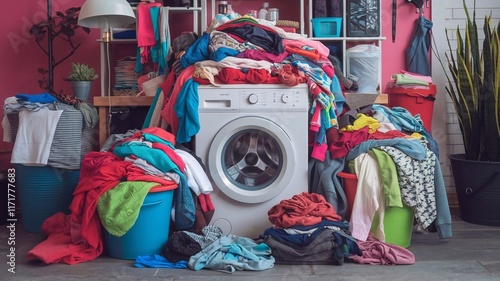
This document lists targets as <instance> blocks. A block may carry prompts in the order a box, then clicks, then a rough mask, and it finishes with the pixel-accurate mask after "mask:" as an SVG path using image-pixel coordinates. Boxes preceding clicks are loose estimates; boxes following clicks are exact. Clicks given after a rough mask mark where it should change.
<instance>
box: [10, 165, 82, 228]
mask: <svg viewBox="0 0 500 281" xmlns="http://www.w3.org/2000/svg"><path fill="white" fill-rule="evenodd" d="M14 168H15V169H16V187H17V192H18V195H19V204H20V207H21V220H22V225H23V228H24V230H26V231H27V232H42V229H41V226H42V223H43V222H44V221H45V220H46V219H47V218H48V217H50V216H52V215H53V214H55V213H58V212H64V213H66V214H69V206H70V204H71V201H72V200H73V192H74V191H75V188H76V186H77V185H78V181H79V179H80V170H68V169H60V168H54V167H51V166H25V165H20V164H14Z"/></svg>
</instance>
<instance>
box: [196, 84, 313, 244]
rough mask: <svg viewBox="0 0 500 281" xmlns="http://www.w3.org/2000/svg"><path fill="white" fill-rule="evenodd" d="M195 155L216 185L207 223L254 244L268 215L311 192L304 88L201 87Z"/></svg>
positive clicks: (302, 86) (306, 93)
mask: <svg viewBox="0 0 500 281" xmlns="http://www.w3.org/2000/svg"><path fill="white" fill-rule="evenodd" d="M198 91H199V92H198V94H199V119H200V126H201V129H200V132H199V133H198V134H197V135H196V137H195V151H196V154H197V155H198V156H199V157H200V158H201V159H203V161H204V163H205V165H206V166H207V168H208V174H209V177H210V178H211V180H212V182H213V185H214V192H212V194H211V198H212V202H213V204H214V207H215V214H214V217H213V219H212V221H211V224H213V225H217V226H219V227H220V228H221V229H222V230H223V231H224V233H225V234H229V233H231V234H234V235H238V236H244V237H249V238H257V237H258V236H259V235H260V234H262V233H263V231H264V230H265V229H266V228H268V227H270V226H271V223H270V222H269V219H268V215H267V212H268V211H269V209H271V207H273V206H274V205H276V204H278V203H279V202H280V201H281V200H284V199H290V198H292V196H293V195H296V194H299V193H302V192H307V191H308V186H307V184H308V180H307V177H308V173H307V169H308V165H307V163H308V162H307V159H308V155H307V153H308V147H307V146H308V137H307V135H308V108H309V99H308V88H307V85H305V84H301V85H299V86H296V87H285V86H283V85H250V84H238V85H224V86H223V87H220V88H219V87H214V86H201V85H200V86H199V88H198Z"/></svg>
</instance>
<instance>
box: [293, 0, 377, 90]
mask: <svg viewBox="0 0 500 281" xmlns="http://www.w3.org/2000/svg"><path fill="white" fill-rule="evenodd" d="M305 1H307V4H308V8H309V9H308V11H307V15H306V14H304V13H303V10H304V9H303V7H304V5H305V4H304V2H305ZM313 1H314V0H300V5H301V15H302V17H301V19H300V22H301V25H300V26H301V32H303V31H302V29H303V26H304V19H307V22H308V23H309V24H308V25H309V28H308V31H307V34H306V35H307V36H308V37H309V38H310V39H313V40H318V41H321V42H339V43H341V44H342V54H343V56H342V58H339V59H341V61H342V67H343V69H342V72H343V73H344V74H345V75H346V76H348V75H349V73H347V67H346V66H347V49H348V45H351V43H352V45H359V44H375V45H377V46H378V47H379V49H380V54H382V41H383V40H385V39H386V38H385V37H382V36H378V37H348V36H346V35H347V24H346V23H347V15H348V13H347V12H348V11H347V2H348V1H347V0H342V15H343V16H342V29H341V36H340V37H314V36H313V25H312V22H311V19H312V18H313ZM382 1H383V0H379V1H378V2H379V3H378V4H379V9H378V10H379V11H380V13H381V11H382ZM379 30H380V34H382V15H381V14H380V15H379ZM302 34H303V33H302ZM378 81H379V85H380V84H381V82H382V63H381V60H380V61H379V64H378Z"/></svg>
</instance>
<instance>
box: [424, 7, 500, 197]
mask: <svg viewBox="0 0 500 281" xmlns="http://www.w3.org/2000/svg"><path fill="white" fill-rule="evenodd" d="M466 4H467V6H468V7H469V10H470V11H471V12H472V8H473V6H474V0H466ZM432 10H433V11H432V21H433V23H434V26H433V28H432V30H433V34H434V38H435V48H434V51H435V52H437V53H438V54H439V56H440V57H441V60H442V61H445V60H446V58H445V56H444V52H445V51H448V45H447V43H446V38H445V32H444V30H445V29H447V30H448V36H449V37H450V38H451V39H456V34H455V33H456V32H455V31H456V28H457V26H459V27H460V29H461V30H462V35H463V29H464V28H465V18H466V15H465V10H464V9H463V2H462V0H456V1H440V0H436V1H433V3H432ZM490 14H491V15H492V24H493V25H494V26H496V25H497V24H498V21H499V20H500V1H498V0H476V20H477V24H478V29H479V38H480V39H481V38H484V35H483V34H482V26H483V22H484V17H485V15H490ZM443 15H444V17H443ZM454 46H456V43H452V47H454ZM432 76H433V80H434V81H435V83H436V84H437V87H438V94H437V96H436V97H437V98H438V99H439V98H442V99H441V101H440V102H439V100H436V101H437V102H436V104H435V107H434V111H435V112H434V116H433V129H432V134H433V136H434V137H435V138H436V140H437V141H438V143H439V145H440V161H441V167H442V170H443V174H444V177H445V183H446V187H447V191H448V193H449V194H454V193H455V191H454V190H455V185H454V182H453V178H452V175H451V170H450V166H449V160H448V159H447V155H448V154H455V153H463V152H464V148H463V142H462V135H461V133H460V128H459V125H458V121H457V118H456V116H455V113H454V109H453V104H452V103H451V100H450V98H449V97H448V95H447V93H446V90H445V88H444V87H445V84H444V81H445V77H444V75H443V70H442V68H441V66H440V65H439V61H438V60H437V56H436V55H434V56H433V74H432ZM450 197H451V200H450V201H454V197H453V196H450ZM450 203H455V202H450Z"/></svg>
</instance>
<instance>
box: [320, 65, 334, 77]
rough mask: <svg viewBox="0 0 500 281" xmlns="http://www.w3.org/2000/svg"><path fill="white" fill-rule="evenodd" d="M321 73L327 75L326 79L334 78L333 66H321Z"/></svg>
mask: <svg viewBox="0 0 500 281" xmlns="http://www.w3.org/2000/svg"><path fill="white" fill-rule="evenodd" d="M321 69H323V71H324V72H325V73H326V75H328V77H330V78H333V77H334V76H335V69H334V68H333V65H326V64H325V65H323V66H322V67H321Z"/></svg>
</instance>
